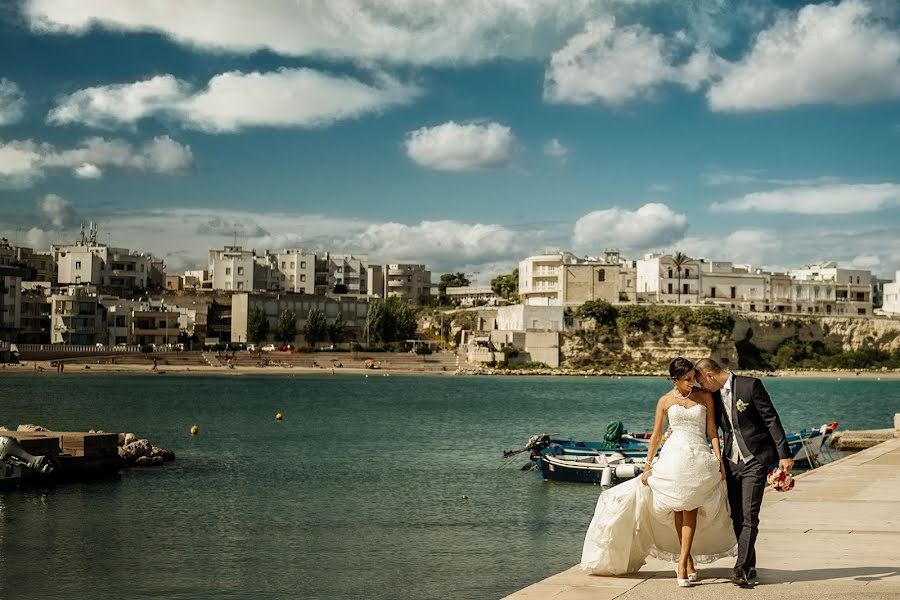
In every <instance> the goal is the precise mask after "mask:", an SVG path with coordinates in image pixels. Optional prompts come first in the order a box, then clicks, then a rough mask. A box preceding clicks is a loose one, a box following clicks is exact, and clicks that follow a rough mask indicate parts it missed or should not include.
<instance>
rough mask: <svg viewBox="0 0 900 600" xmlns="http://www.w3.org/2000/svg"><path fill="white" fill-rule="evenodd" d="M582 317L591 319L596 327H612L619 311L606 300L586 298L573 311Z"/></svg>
mask: <svg viewBox="0 0 900 600" xmlns="http://www.w3.org/2000/svg"><path fill="white" fill-rule="evenodd" d="M575 314H576V315H578V316H579V317H581V318H582V319H593V320H594V323H596V325H597V327H604V326H606V327H614V326H615V324H616V317H618V316H619V312H618V311H617V310H616V307H615V306H613V305H612V304H610V303H609V302H607V301H606V300H588V301H587V302H585V303H584V304H582V305H581V306H579V307H578V311H576V313H575Z"/></svg>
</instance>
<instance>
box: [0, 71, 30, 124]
mask: <svg viewBox="0 0 900 600" xmlns="http://www.w3.org/2000/svg"><path fill="white" fill-rule="evenodd" d="M24 115H25V94H24V93H23V92H22V89H21V88H20V87H19V86H18V85H17V84H16V83H15V82H14V81H10V80H9V79H5V78H0V125H10V124H12V123H17V122H19V121H20V120H22V117H23V116H24Z"/></svg>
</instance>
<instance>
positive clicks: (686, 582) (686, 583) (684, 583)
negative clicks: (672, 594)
mask: <svg viewBox="0 0 900 600" xmlns="http://www.w3.org/2000/svg"><path fill="white" fill-rule="evenodd" d="M675 585H677V586H678V587H693V585H694V584H693V583H691V576H690V574H688V578H687V579H682V578H681V577H679V576H678V567H675Z"/></svg>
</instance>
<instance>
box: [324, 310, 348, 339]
mask: <svg viewBox="0 0 900 600" xmlns="http://www.w3.org/2000/svg"><path fill="white" fill-rule="evenodd" d="M346 338H347V326H346V324H345V323H344V315H343V314H341V313H338V316H337V317H335V319H334V323H332V324H331V325H329V326H328V339H329V340H331V343H332V344H340V343H341V342H343V341H344V340H345V339H346Z"/></svg>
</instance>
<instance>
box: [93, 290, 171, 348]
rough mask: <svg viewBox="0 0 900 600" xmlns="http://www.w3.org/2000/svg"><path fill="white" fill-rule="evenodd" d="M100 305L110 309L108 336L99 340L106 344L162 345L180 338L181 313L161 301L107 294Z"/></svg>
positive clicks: (108, 312) (107, 315) (107, 314)
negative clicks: (124, 297) (130, 298)
mask: <svg viewBox="0 0 900 600" xmlns="http://www.w3.org/2000/svg"><path fill="white" fill-rule="evenodd" d="M100 304H102V305H103V307H104V308H105V309H106V323H107V328H106V331H107V337H106V339H104V340H98V341H100V342H102V343H105V344H109V345H111V346H113V345H117V344H127V345H133V344H138V345H142V346H143V345H146V344H155V345H158V346H159V345H167V344H175V343H176V342H177V341H178V334H179V333H180V331H181V327H180V323H179V318H180V317H181V313H180V312H179V311H178V310H172V309H169V308H168V307H167V306H165V305H164V304H163V303H162V302H161V301H146V300H144V301H142V300H123V299H121V298H114V297H103V298H101V299H100Z"/></svg>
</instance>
